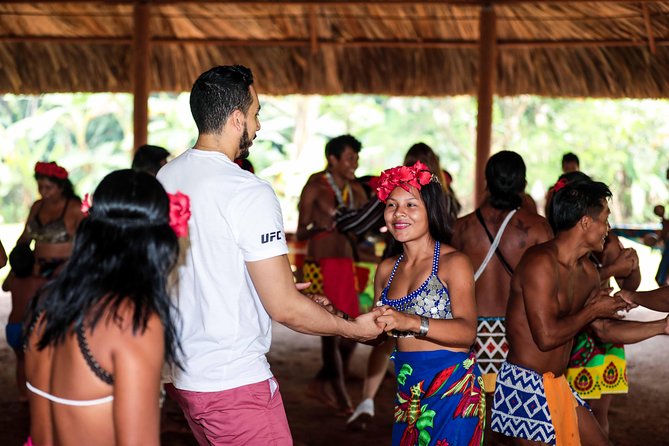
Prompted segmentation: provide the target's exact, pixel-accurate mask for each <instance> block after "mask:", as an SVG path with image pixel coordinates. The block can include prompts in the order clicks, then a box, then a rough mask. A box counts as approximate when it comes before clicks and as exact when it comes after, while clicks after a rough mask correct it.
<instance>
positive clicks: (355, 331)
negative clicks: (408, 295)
mask: <svg viewBox="0 0 669 446" xmlns="http://www.w3.org/2000/svg"><path fill="white" fill-rule="evenodd" d="M307 296H308V297H309V298H310V299H311V300H313V301H314V302H316V303H317V304H318V305H320V306H321V307H323V308H324V309H325V310H327V312H328V313H330V314H333V315H335V316H338V317H341V318H343V319H346V320H349V321H350V322H351V327H352V328H351V329H350V331H349V332H348V333H347V334H346V337H348V338H351V339H355V340H356V341H359V342H366V341H371V340H373V339H376V338H377V337H378V336H379V335H380V334H381V333H383V331H384V329H385V324H384V323H383V322H381V321H379V318H380V317H381V316H382V315H383V314H384V311H385V310H386V308H388V307H387V306H385V305H384V306H382V307H375V308H373V309H372V310H371V311H369V312H368V313H365V314H361V315H360V316H358V317H357V318H355V319H349V316H348V314H346V313H344V312H343V311H341V310H338V309H337V308H335V306H334V305H332V302H330V299H328V298H327V297H326V296H323V295H321V294H307Z"/></svg>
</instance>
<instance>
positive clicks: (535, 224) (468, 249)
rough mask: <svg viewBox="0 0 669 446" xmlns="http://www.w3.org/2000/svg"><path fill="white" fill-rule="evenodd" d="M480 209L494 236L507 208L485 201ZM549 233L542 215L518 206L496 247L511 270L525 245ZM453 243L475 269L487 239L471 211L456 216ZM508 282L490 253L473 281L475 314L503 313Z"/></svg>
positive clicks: (507, 294) (526, 246)
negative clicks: (484, 267) (487, 261)
mask: <svg viewBox="0 0 669 446" xmlns="http://www.w3.org/2000/svg"><path fill="white" fill-rule="evenodd" d="M480 210H481V214H482V215H483V219H484V221H485V224H486V226H487V227H488V230H489V231H490V232H491V234H492V235H493V237H494V236H495V235H496V234H497V233H498V232H499V229H500V226H501V225H502V222H503V221H504V218H505V217H506V216H507V214H508V212H509V210H502V209H495V208H493V207H492V206H490V205H489V204H488V203H485V204H483V205H482V206H481V208H480ZM552 236H553V233H552V231H551V229H550V226H549V224H548V222H547V221H546V219H544V218H543V217H541V216H540V215H538V214H535V213H531V212H528V211H527V210H525V209H523V208H521V209H519V210H518V211H517V212H516V213H515V215H514V216H513V217H512V218H511V220H510V221H509V223H508V225H507V227H506V229H505V231H504V234H503V236H502V239H501V242H500V244H499V248H498V249H499V251H500V252H501V253H502V255H503V256H504V258H505V259H506V261H507V262H508V264H509V265H510V266H511V268H512V269H514V270H515V268H516V266H517V265H518V262H519V261H520V258H521V257H522V255H523V253H524V252H525V250H526V249H527V248H529V247H530V246H534V245H536V244H539V243H543V242H545V241H548V240H550V239H551V238H552ZM453 246H454V247H455V248H456V249H458V250H460V251H462V252H463V253H464V254H466V255H467V256H468V257H469V259H470V260H471V262H472V265H473V266H474V269H475V270H476V269H478V267H479V265H481V264H482V263H483V260H484V258H485V257H486V254H487V253H488V250H489V249H490V246H491V242H490V241H489V239H488V237H487V235H486V232H485V230H484V229H483V226H481V223H480V222H479V221H478V219H477V217H476V215H475V213H471V214H468V215H466V216H464V217H462V218H460V219H458V220H457V222H456V224H455V229H454V234H453ZM510 284H511V275H510V274H509V273H508V272H507V271H506V270H505V268H504V266H503V265H502V262H501V260H500V259H499V257H498V256H497V255H494V256H493V257H492V259H491V261H490V263H488V266H487V267H486V269H485V270H484V272H483V273H482V274H481V276H480V277H479V278H478V280H477V281H476V304H477V307H478V313H479V316H481V317H501V316H504V314H505V313H506V304H507V301H508V297H509V287H510Z"/></svg>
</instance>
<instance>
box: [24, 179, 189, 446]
mask: <svg viewBox="0 0 669 446" xmlns="http://www.w3.org/2000/svg"><path fill="white" fill-rule="evenodd" d="M178 195H179V194H177V196H176V197H175V196H170V197H168V194H167V193H166V192H165V190H164V189H163V187H162V186H161V185H160V183H159V182H158V181H157V180H156V179H155V178H154V177H152V176H150V175H148V174H146V173H142V172H134V171H132V170H120V171H116V172H112V173H111V174H109V175H107V176H106V177H105V178H104V179H103V180H102V182H101V183H100V185H99V186H98V188H97V189H96V191H95V193H94V195H93V200H92V207H90V209H89V210H88V212H89V215H88V217H87V218H85V219H84V220H83V221H82V222H81V224H80V226H79V229H78V230H77V233H76V237H75V239H74V246H73V250H72V256H71V257H70V260H69V262H68V263H67V264H66V266H65V268H64V269H63V271H62V272H61V274H60V275H59V276H58V277H57V278H56V279H55V280H54V281H53V282H51V283H50V284H48V285H47V286H46V287H45V289H43V290H42V291H41V292H40V294H39V295H38V297H37V298H36V299H34V301H33V304H32V306H31V309H30V311H29V318H28V319H27V321H28V322H29V324H30V326H29V327H27V333H26V337H27V341H26V378H27V381H28V383H27V387H28V390H29V391H30V392H29V402H30V415H31V426H30V434H31V438H32V442H33V443H34V444H35V445H51V444H58V445H63V446H66V445H75V444H77V445H78V444H95V445H101V446H104V445H115V444H142V445H158V444H159V437H160V435H159V434H160V430H159V421H160V410H159V407H158V400H159V395H160V374H161V369H162V366H163V363H164V361H165V360H166V361H168V362H174V361H175V357H176V353H177V350H178V348H179V347H178V341H177V333H176V332H177V328H176V326H175V314H174V307H173V304H172V302H171V301H170V298H169V296H168V294H167V281H168V276H169V275H170V272H171V271H172V269H173V268H174V266H175V264H176V262H177V258H178V251H179V248H178V243H177V234H176V233H175V232H177V233H183V232H184V231H185V230H186V228H187V220H188V216H189V212H188V200H187V197H185V196H183V195H180V196H178ZM174 198H177V199H176V200H175V199H174ZM179 205H180V206H179Z"/></svg>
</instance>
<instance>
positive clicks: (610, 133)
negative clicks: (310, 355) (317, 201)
mask: <svg viewBox="0 0 669 446" xmlns="http://www.w3.org/2000/svg"><path fill="white" fill-rule="evenodd" d="M261 103H262V110H261V113H260V120H261V125H262V128H261V130H260V132H259V133H258V138H257V139H256V141H255V143H254V146H253V147H252V148H251V157H250V159H251V161H252V162H253V163H254V165H255V169H256V173H257V174H258V175H259V176H260V177H263V178H266V179H268V180H269V181H271V182H272V184H273V185H274V187H275V190H276V191H277V195H278V196H279V199H280V200H281V202H282V208H283V212H284V219H285V220H286V228H287V229H288V230H292V229H294V228H295V226H296V221H297V201H298V199H299V194H300V191H301V189H302V187H303V186H304V184H305V182H306V180H307V178H308V177H309V175H310V174H312V173H313V172H315V171H318V170H321V169H323V168H324V166H325V157H324V154H323V151H324V147H325V143H326V142H327V140H328V139H330V138H332V137H334V136H337V135H340V134H343V133H351V134H352V135H354V136H356V137H357V138H358V139H359V140H361V141H362V143H363V150H362V152H361V153H360V168H359V169H358V174H359V175H366V174H378V173H380V172H381V170H383V169H386V168H389V167H393V166H396V165H399V164H401V163H402V160H403V158H404V154H405V152H406V151H407V149H408V148H409V147H410V146H411V145H413V144H414V143H416V142H419V141H423V142H425V143H427V144H428V145H430V146H431V147H432V148H433V149H434V150H435V151H436V152H437V154H438V155H439V156H440V158H441V163H442V167H444V168H445V169H446V170H448V171H449V172H450V173H451V175H452V176H453V178H454V181H453V188H454V189H455V191H456V193H457V194H458V197H459V198H460V200H461V202H462V203H463V205H464V210H465V211H469V210H471V209H472V208H473V206H474V203H473V201H472V194H473V189H474V165H475V149H474V147H475V142H476V113H477V110H476V100H475V98H472V97H464V96H460V97H450V98H395V97H386V96H364V95H342V96H332V97H323V96H296V95H293V96H285V97H262V96H261ZM149 111H150V116H151V119H150V122H149V143H151V144H156V145H160V146H163V147H166V148H167V149H168V150H170V152H171V153H172V154H173V155H175V156H176V155H178V154H179V153H181V152H182V151H183V150H185V149H186V148H188V147H191V146H192V145H193V144H194V142H195V138H196V136H197V131H196V128H195V125H194V123H193V121H192V118H191V116H190V107H189V104H188V94H184V93H182V94H172V93H158V94H154V95H152V96H151V98H150V100H149ZM493 116H494V127H493V147H492V152H493V153H494V152H496V151H498V150H502V149H508V150H514V151H516V152H518V153H520V154H521V155H522V156H523V158H524V159H525V162H526V164H527V167H528V175H527V177H528V178H527V179H528V189H527V191H528V192H529V193H531V194H532V196H533V197H534V198H535V199H536V200H537V202H538V205H539V208H540V209H541V208H542V207H543V203H542V200H543V197H544V194H545V191H546V190H547V189H548V187H549V186H550V185H552V184H553V183H554V182H555V180H556V179H557V177H558V175H559V174H560V173H561V171H560V160H561V157H562V155H563V154H564V153H565V152H568V151H571V152H574V153H576V154H577V155H578V156H579V157H580V159H581V169H582V170H583V171H584V172H586V173H588V174H590V175H591V176H593V177H594V178H596V179H598V180H601V181H604V182H606V183H607V184H609V185H610V186H611V188H612V190H613V191H614V193H615V197H614V202H613V205H612V211H613V214H612V218H611V220H612V221H613V222H617V223H623V222H624V223H631V222H637V223H641V222H648V221H654V220H655V217H654V216H653V215H652V207H653V205H654V204H657V203H665V202H666V200H667V198H669V192H668V190H667V183H666V180H665V173H664V172H665V169H666V167H667V164H668V163H667V159H668V158H669V123H668V122H667V121H666V116H669V102H668V101H665V100H643V101H639V100H620V101H613V100H601V99H585V100H565V99H547V98H540V97H535V96H519V97H513V98H498V99H497V100H496V101H495V104H494V115H493ZM0 138H2V141H3V144H2V148H1V149H0V158H1V161H2V162H1V163H0V178H2V181H1V182H0V195H1V196H2V197H3V198H2V208H1V209H0V222H2V221H5V222H23V221H24V219H25V218H26V215H27V212H28V209H29V207H30V204H31V203H32V202H33V201H34V199H35V198H37V197H36V193H37V191H36V187H35V182H34V180H33V178H32V175H33V172H32V169H33V166H34V164H35V162H36V161H48V160H55V161H57V162H58V163H59V164H61V165H63V166H64V167H66V168H67V169H68V170H69V171H70V173H71V178H72V180H73V182H74V183H75V186H76V190H77V191H78V192H79V193H80V194H83V193H85V192H92V191H93V190H94V188H95V186H96V185H97V183H98V182H99V181H100V179H102V177H103V176H104V175H105V174H106V173H108V172H109V171H111V170H115V169H120V168H126V167H128V166H129V165H130V160H131V155H132V144H133V133H132V97H131V96H130V95H127V94H83V93H81V94H49V95H44V96H39V97H37V96H14V95H4V96H1V97H0Z"/></svg>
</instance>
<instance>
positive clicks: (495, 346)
mask: <svg viewBox="0 0 669 446" xmlns="http://www.w3.org/2000/svg"><path fill="white" fill-rule="evenodd" d="M485 174H486V182H487V192H488V193H487V196H486V199H485V201H484V202H483V204H481V206H480V207H479V208H478V209H477V210H476V211H475V212H472V213H471V214H468V215H465V216H464V217H461V218H459V219H458V220H457V221H456V223H455V228H454V231H453V241H452V242H453V247H454V248H455V249H457V250H460V251H462V252H463V253H465V254H466V255H467V256H469V259H470V260H471V262H472V265H474V267H475V268H477V269H478V271H477V272H476V305H477V307H478V316H479V321H478V330H477V332H478V338H477V340H476V344H475V346H476V354H477V358H476V359H477V361H478V364H479V367H481V372H482V373H483V374H484V382H485V390H486V392H493V391H494V390H495V378H496V374H497V371H498V370H499V367H500V366H501V365H502V363H503V362H504V360H505V359H506V352H507V349H508V346H507V343H506V337H505V329H504V316H505V315H506V303H507V301H508V299H509V286H510V284H511V276H512V275H513V271H514V269H515V268H516V265H517V264H518V261H519V260H520V257H521V256H522V255H523V253H524V252H525V250H526V249H527V248H529V247H530V246H534V245H536V244H538V243H543V242H545V241H548V240H550V239H551V238H552V237H553V231H551V228H550V226H549V225H548V222H547V221H546V219H544V218H543V217H541V216H540V215H538V214H536V213H532V212H529V211H527V210H526V209H524V208H523V207H521V202H522V197H523V189H524V188H525V163H524V162H523V159H522V158H521V156H520V155H518V154H517V153H515V152H511V151H507V150H504V151H501V152H498V153H496V154H495V155H493V156H492V157H490V159H489V160H488V163H487V164H486V170H485ZM479 215H480V216H481V217H480V219H479V217H478V216H479ZM507 217H508V218H509V220H508V222H507V224H506V225H505V227H504V228H503V229H501V231H503V232H502V233H503V236H502V237H501V240H500V242H499V246H498V247H497V249H496V250H495V249H494V248H493V247H492V242H491V241H490V238H489V237H488V236H487V235H486V228H487V231H489V232H490V235H491V236H492V238H493V239H494V238H495V236H496V235H497V234H499V233H500V227H501V226H502V224H503V223H504V221H505V219H507ZM481 220H482V221H481ZM484 225H485V227H484ZM491 251H492V252H491ZM488 254H489V255H488ZM486 258H488V262H484V260H485V259H486Z"/></svg>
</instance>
